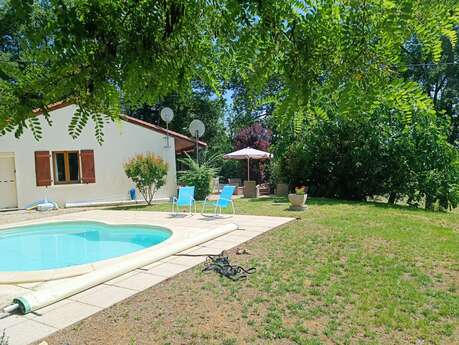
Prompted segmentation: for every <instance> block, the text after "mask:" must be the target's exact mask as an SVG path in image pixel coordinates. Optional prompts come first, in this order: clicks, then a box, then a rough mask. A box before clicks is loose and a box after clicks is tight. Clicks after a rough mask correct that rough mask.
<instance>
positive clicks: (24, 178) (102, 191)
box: [0, 105, 176, 208]
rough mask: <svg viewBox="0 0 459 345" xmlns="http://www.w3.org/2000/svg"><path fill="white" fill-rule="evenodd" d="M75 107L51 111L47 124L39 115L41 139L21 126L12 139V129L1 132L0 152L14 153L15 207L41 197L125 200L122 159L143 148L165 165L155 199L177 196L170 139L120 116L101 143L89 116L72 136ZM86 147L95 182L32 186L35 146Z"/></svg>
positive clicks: (128, 182) (47, 148)
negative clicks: (91, 158)
mask: <svg viewBox="0 0 459 345" xmlns="http://www.w3.org/2000/svg"><path fill="white" fill-rule="evenodd" d="M76 109H77V107H76V106H73V105H71V106H68V107H65V108H61V109H58V110H55V111H52V112H51V120H52V126H49V125H48V123H47V122H46V120H45V119H44V117H43V116H39V119H40V122H41V127H42V130H43V138H42V139H41V140H40V141H36V140H35V139H34V138H33V136H32V133H31V132H30V130H25V132H24V134H23V135H22V136H21V137H20V138H19V139H16V138H15V137H14V135H13V134H12V133H9V134H6V135H4V136H0V153H2V152H8V153H9V154H11V153H14V157H15V164H16V188H17V198H18V207H19V208H23V207H25V206H26V205H29V204H31V203H32V202H35V201H38V200H42V199H44V198H45V197H47V198H48V199H49V200H52V201H55V202H57V203H58V204H59V205H61V206H62V205H64V204H65V203H66V202H83V201H120V200H129V194H128V192H129V189H131V188H132V187H134V185H133V183H132V181H131V180H129V179H128V178H127V176H126V175H125V173H124V170H123V163H124V162H125V161H126V160H128V159H129V158H130V157H132V156H133V155H135V154H138V153H145V152H152V153H154V154H156V155H158V156H160V157H161V158H163V159H164V160H165V161H167V162H168V164H169V172H168V175H167V183H166V185H165V186H164V187H162V188H161V189H160V190H159V191H158V192H157V194H156V196H155V199H162V198H169V197H170V196H172V195H175V191H176V167H175V147H174V140H173V138H171V140H170V146H171V147H170V148H169V149H167V148H164V146H165V138H164V135H163V134H160V133H157V132H154V131H152V130H149V129H147V128H143V127H141V126H138V125H135V124H131V123H128V122H126V121H121V123H119V124H115V123H108V124H106V125H105V128H104V143H103V144H102V145H99V144H98V143H97V140H96V138H95V132H94V127H93V123H92V122H91V121H89V123H88V125H87V126H86V128H85V129H84V130H83V132H82V133H81V135H80V136H79V137H78V138H77V139H75V140H74V139H72V137H71V136H70V135H69V134H68V125H69V123H70V119H71V117H72V115H73V113H74V112H75V110H76ZM85 149H90V150H94V162H95V174H96V183H91V184H69V185H51V186H49V187H37V186H36V180H35V156H34V152H35V151H50V152H51V151H71V150H85ZM50 161H51V162H50V164H51V165H52V164H53V163H52V159H51V160H50ZM52 174H53V169H52V166H51V175H52ZM52 178H54V177H53V176H52ZM0 197H1V196H0ZM137 198H138V199H139V200H140V199H141V198H142V197H141V195H139V193H138V192H137Z"/></svg>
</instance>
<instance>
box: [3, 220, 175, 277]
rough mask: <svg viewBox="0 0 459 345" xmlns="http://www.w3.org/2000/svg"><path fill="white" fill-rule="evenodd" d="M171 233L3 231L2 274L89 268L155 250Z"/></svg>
mask: <svg viewBox="0 0 459 345" xmlns="http://www.w3.org/2000/svg"><path fill="white" fill-rule="evenodd" d="M171 235H172V233H171V232H170V231H168V230H166V229H163V228H159V227H149V226H137V225H123V226H119V225H117V226H111V225H106V224H103V223H97V222H62V223H48V224H40V225H30V226H23V227H17V228H11V229H8V230H1V231H0V271H4V272H5V271H6V272H11V271H36V270H47V269H53V268H63V267H68V266H74V265H81V264H87V263H91V262H95V261H100V260H105V259H110V258H114V257H117V256H121V255H126V254H129V253H132V252H135V251H138V250H141V249H145V248H147V247H151V246H154V245H155V244H158V243H160V242H162V241H164V240H166V239H168V238H169V237H170V236H171Z"/></svg>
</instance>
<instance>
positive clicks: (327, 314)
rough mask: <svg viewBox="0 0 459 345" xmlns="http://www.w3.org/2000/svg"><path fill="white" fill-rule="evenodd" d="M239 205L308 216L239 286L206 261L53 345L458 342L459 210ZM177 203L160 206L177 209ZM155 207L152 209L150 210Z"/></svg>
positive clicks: (261, 252)
mask: <svg viewBox="0 0 459 345" xmlns="http://www.w3.org/2000/svg"><path fill="white" fill-rule="evenodd" d="M272 201H273V200H270V199H265V200H257V201H248V200H239V201H238V202H237V208H238V211H239V213H245V214H257V215H277V216H282V215H286V216H292V214H293V215H295V216H298V217H299V219H298V221H297V222H295V223H292V224H290V225H287V226H285V227H283V228H280V229H278V230H276V231H273V232H270V233H267V234H264V235H262V236H260V237H258V238H256V239H254V240H252V241H251V242H248V243H247V244H245V245H244V246H243V247H244V248H246V249H247V250H248V251H249V252H250V254H251V255H247V256H244V255H240V256H238V255H235V254H234V251H233V252H230V255H231V259H232V260H233V261H234V262H236V263H238V264H240V265H242V266H256V267H257V273H256V274H254V275H252V276H250V277H249V279H248V280H246V281H241V282H233V281H230V280H226V279H223V278H220V277H218V276H217V275H215V274H213V273H208V274H204V273H202V272H201V269H202V266H198V267H196V268H194V269H193V270H190V271H187V272H184V273H182V274H180V275H178V276H176V277H174V278H173V279H170V280H168V281H165V282H163V283H161V284H160V285H158V286H155V287H153V288H151V289H148V290H146V291H144V292H142V293H139V294H137V295H136V296H133V297H131V298H129V299H127V300H125V301H123V302H121V303H119V304H117V305H115V306H113V307H111V308H108V309H106V310H103V311H101V312H100V313H98V314H96V315H94V316H92V317H90V318H88V319H86V320H84V321H82V322H80V323H78V324H77V325H74V326H71V327H69V328H67V329H65V330H62V331H60V332H58V333H57V334H56V335H53V336H52V337H50V338H49V339H47V341H48V342H49V344H50V345H52V344H59V345H62V344H65V343H68V344H70V345H77V344H163V345H165V344H224V345H232V344H304V345H307V344H388V343H390V344H448V343H450V344H453V343H457V342H458V341H459V339H458V333H457V329H458V318H459V297H458V290H457V289H458V273H459V271H458V261H459V234H458V231H457V224H458V223H459V215H458V214H454V213H450V214H439V213H432V212H424V211H415V210H410V209H407V208H400V207H395V208H390V207H381V206H378V205H372V204H362V203H344V202H336V201H331V200H322V199H316V200H314V199H313V200H311V204H310V207H309V210H308V211H306V212H298V213H292V212H288V211H287V210H286V206H285V205H276V204H273V203H272ZM167 207H168V206H167V205H159V206H154V207H153V209H154V210H163V209H164V210H167ZM144 209H145V210H148V209H152V208H144Z"/></svg>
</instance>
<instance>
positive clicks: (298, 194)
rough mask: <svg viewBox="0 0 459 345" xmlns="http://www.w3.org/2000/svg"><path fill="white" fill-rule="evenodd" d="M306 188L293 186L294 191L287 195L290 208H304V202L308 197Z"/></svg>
mask: <svg viewBox="0 0 459 345" xmlns="http://www.w3.org/2000/svg"><path fill="white" fill-rule="evenodd" d="M307 191H308V188H307V187H305V186H300V187H295V193H290V194H289V195H288V201H290V209H292V210H303V209H304V208H305V206H304V203H305V202H306V199H307V198H308V194H307Z"/></svg>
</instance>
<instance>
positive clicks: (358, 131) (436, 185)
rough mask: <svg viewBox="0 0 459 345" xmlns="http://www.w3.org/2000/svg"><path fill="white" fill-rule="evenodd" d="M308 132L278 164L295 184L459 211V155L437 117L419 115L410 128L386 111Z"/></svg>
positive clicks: (335, 193)
mask: <svg viewBox="0 0 459 345" xmlns="http://www.w3.org/2000/svg"><path fill="white" fill-rule="evenodd" d="M303 131H304V132H303V136H302V138H301V139H300V138H298V140H296V141H295V142H293V143H291V144H290V145H289V146H288V148H287V150H286V153H285V155H284V156H283V158H282V159H280V160H279V161H278V163H277V164H279V165H280V170H281V175H283V176H285V177H287V179H288V181H289V182H290V183H291V184H294V185H303V184H304V185H310V186H311V187H312V188H311V191H314V193H315V194H316V195H322V196H329V197H338V198H345V199H354V200H364V199H366V198H367V197H370V196H375V195H387V196H388V197H389V201H390V202H395V201H396V200H399V199H406V200H408V203H409V204H412V205H418V204H419V203H420V202H421V201H423V200H424V201H425V202H426V207H427V208H431V207H432V206H433V204H434V203H436V202H439V205H440V206H441V207H443V208H444V209H447V208H449V207H456V206H457V202H458V186H459V169H458V159H459V155H458V152H457V151H456V150H455V148H454V147H452V146H451V145H450V144H448V142H447V141H446V133H447V126H446V125H445V124H441V123H437V119H436V118H435V116H432V115H430V114H426V113H425V112H416V113H414V114H413V118H412V120H411V122H410V124H409V125H407V124H406V122H405V116H404V114H402V113H401V112H400V113H396V112H393V111H389V110H388V109H387V108H385V107H381V108H379V109H378V110H377V111H375V112H374V113H373V114H372V115H371V117H368V118H366V117H363V116H357V117H353V118H346V117H342V116H339V115H338V116H336V117H334V118H332V119H330V120H329V121H316V122H312V123H307V124H305V125H304V127H303ZM275 157H276V156H275Z"/></svg>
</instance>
